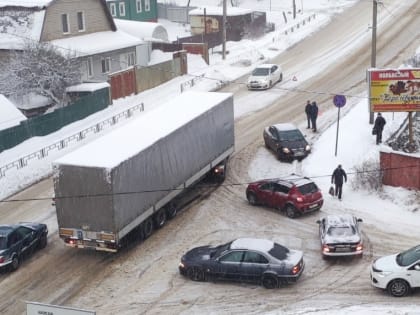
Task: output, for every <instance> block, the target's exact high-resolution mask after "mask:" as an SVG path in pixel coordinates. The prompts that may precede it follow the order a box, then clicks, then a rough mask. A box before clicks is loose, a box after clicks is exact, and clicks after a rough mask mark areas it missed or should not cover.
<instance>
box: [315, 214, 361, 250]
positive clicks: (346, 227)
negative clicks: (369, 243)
mask: <svg viewBox="0 0 420 315" xmlns="http://www.w3.org/2000/svg"><path fill="white" fill-rule="evenodd" d="M361 222H363V221H362V219H360V218H356V217H355V216H354V215H351V214H341V215H328V216H326V217H324V218H322V219H320V220H318V221H317V223H318V224H319V237H320V239H321V252H322V257H323V258H327V257H333V256H359V257H361V256H362V255H363V238H362V233H361V227H360V223H361Z"/></svg>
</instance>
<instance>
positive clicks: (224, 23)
mask: <svg viewBox="0 0 420 315" xmlns="http://www.w3.org/2000/svg"><path fill="white" fill-rule="evenodd" d="M222 24H223V25H222V36H223V40H222V42H223V43H222V50H223V54H222V56H223V60H225V59H226V0H223V20H222Z"/></svg>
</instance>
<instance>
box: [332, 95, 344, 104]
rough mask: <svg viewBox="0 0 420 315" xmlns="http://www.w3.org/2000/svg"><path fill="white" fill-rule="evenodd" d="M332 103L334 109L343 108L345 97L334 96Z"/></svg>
mask: <svg viewBox="0 0 420 315" xmlns="http://www.w3.org/2000/svg"><path fill="white" fill-rule="evenodd" d="M333 102H334V105H335V106H336V107H343V106H344V105H346V97H345V96H344V95H336V96H334V100H333Z"/></svg>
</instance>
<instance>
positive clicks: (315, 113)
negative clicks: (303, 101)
mask: <svg viewBox="0 0 420 315" xmlns="http://www.w3.org/2000/svg"><path fill="white" fill-rule="evenodd" d="M310 115H311V122H312V130H313V131H314V132H316V119H317V118H318V105H317V104H316V102H315V101H313V102H312V104H311V114H310Z"/></svg>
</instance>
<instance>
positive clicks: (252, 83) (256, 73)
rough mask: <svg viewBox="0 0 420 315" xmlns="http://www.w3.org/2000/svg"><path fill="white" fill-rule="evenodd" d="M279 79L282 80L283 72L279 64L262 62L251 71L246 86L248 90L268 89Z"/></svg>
mask: <svg viewBox="0 0 420 315" xmlns="http://www.w3.org/2000/svg"><path fill="white" fill-rule="evenodd" d="M281 80H283V72H282V69H281V67H280V66H278V65H276V64H262V65H259V66H257V67H256V68H255V69H254V70H253V71H252V73H251V75H250V76H249V78H248V81H247V84H246V86H247V87H248V89H249V90H252V89H257V90H262V89H269V88H271V87H272V86H273V85H274V84H275V83H277V82H280V81H281Z"/></svg>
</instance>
